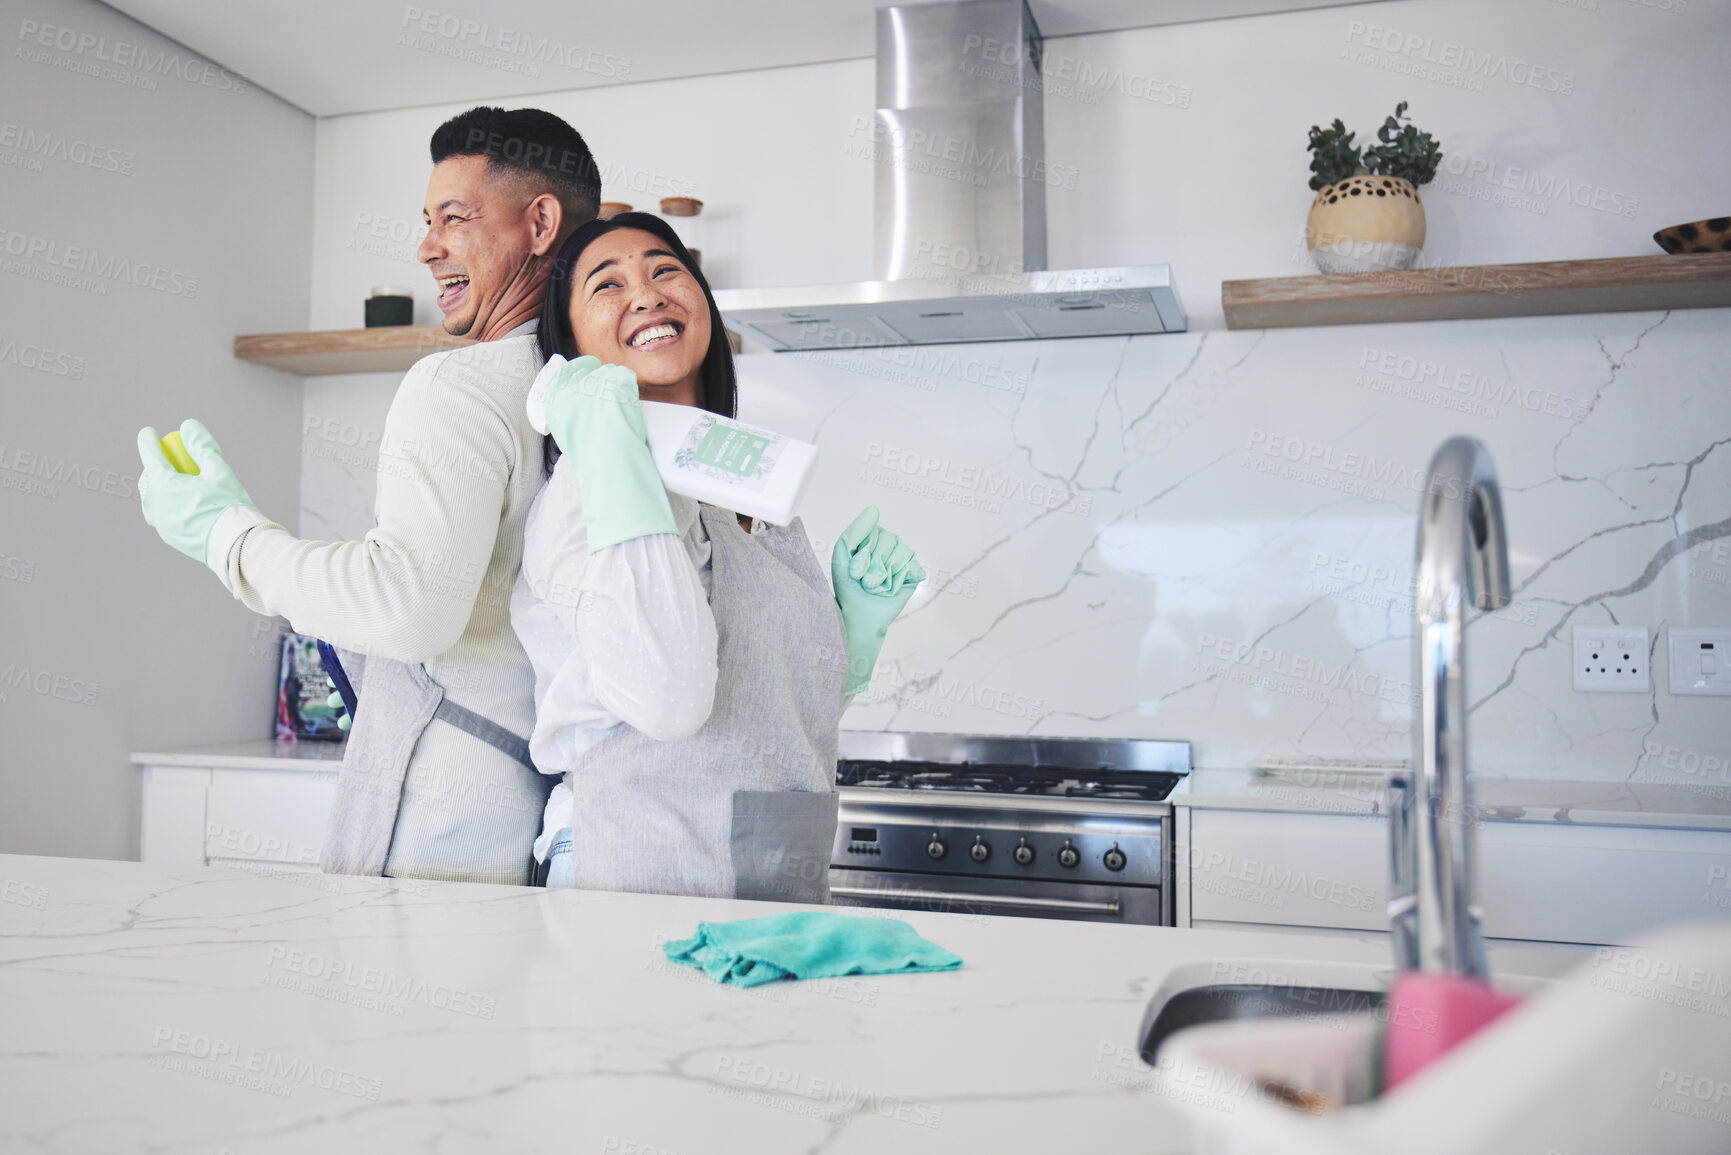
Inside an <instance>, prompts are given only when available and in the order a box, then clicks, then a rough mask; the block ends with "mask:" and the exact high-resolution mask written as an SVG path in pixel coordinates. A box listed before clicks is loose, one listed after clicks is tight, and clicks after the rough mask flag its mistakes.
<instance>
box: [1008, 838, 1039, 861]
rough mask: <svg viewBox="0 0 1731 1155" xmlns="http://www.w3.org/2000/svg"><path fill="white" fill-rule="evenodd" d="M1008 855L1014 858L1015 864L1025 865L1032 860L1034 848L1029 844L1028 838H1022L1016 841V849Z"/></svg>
mask: <svg viewBox="0 0 1731 1155" xmlns="http://www.w3.org/2000/svg"><path fill="white" fill-rule="evenodd" d="M1010 857H1012V858H1014V859H1015V860H1016V865H1017V866H1026V865H1028V864H1029V863H1030V862H1032V861H1034V848H1033V847H1032V846H1029V845H1028V840H1027V839H1026V838H1024V839H1022V840H1021V841H1020V842H1017V843H1016V849H1015V851H1014V852H1013V853H1012V854H1011V855H1010Z"/></svg>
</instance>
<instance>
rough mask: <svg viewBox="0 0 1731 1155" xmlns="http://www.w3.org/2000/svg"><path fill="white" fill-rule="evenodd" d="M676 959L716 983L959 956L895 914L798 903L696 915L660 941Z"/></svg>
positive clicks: (953, 962)
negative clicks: (744, 913)
mask: <svg viewBox="0 0 1731 1155" xmlns="http://www.w3.org/2000/svg"><path fill="white" fill-rule="evenodd" d="M661 949H662V950H664V951H666V952H667V957H668V958H670V959H672V960H673V961H674V962H676V963H683V964H684V965H686V966H688V967H696V968H697V969H699V970H701V971H702V972H703V973H704V974H706V975H708V976H709V977H710V978H712V979H714V980H715V981H716V982H718V983H725V984H728V985H730V986H736V987H755V986H761V985H762V984H764V983H773V982H776V981H778V980H780V979H827V978H835V977H837V976H838V975H897V974H912V973H918V972H920V971H953V970H955V969H956V968H957V967H959V966H961V965H962V960H961V959H960V958H958V957H957V956H956V955H953V954H951V953H950V952H949V951H947V950H945V949H944V948H943V947H941V946H939V945H937V944H936V943H934V942H930V941H928V940H926V939H923V938H921V937H920V936H919V933H918V932H917V931H915V930H914V928H913V927H911V926H909V925H908V924H907V923H905V922H903V921H901V920H900V919H896V918H855V917H850V916H848V915H842V914H832V913H830V912H829V911H824V910H796V911H790V912H789V913H787V914H772V915H769V916H768V917H766V918H743V919H739V920H737V921H734V922H700V923H698V924H697V934H696V935H695V936H693V937H692V938H688V939H683V940H681V941H680V942H670V943H666V944H664V945H663V946H662V948H661Z"/></svg>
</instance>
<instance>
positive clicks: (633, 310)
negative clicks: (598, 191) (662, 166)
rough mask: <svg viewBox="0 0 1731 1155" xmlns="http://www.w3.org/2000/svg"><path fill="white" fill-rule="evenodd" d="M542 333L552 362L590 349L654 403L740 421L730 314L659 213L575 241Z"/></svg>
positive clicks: (621, 219)
mask: <svg viewBox="0 0 1731 1155" xmlns="http://www.w3.org/2000/svg"><path fill="white" fill-rule="evenodd" d="M669 329H671V330H672V333H671V334H669V333H668V332H667V330H669ZM538 336H539V339H540V342H541V355H542V357H544V358H547V357H551V356H553V354H555V353H560V354H563V355H565V356H575V355H577V354H578V353H579V352H581V353H582V354H584V355H587V356H593V357H598V358H600V360H602V361H603V362H605V363H607V364H611V365H623V366H625V367H626V368H628V369H630V370H631V371H632V372H633V373H634V374H635V375H636V377H637V385H638V389H639V390H640V392H641V396H642V398H643V400H645V401H672V402H677V403H679V404H682V405H695V406H697V407H698V408H699V409H707V410H709V411H710V412H711V413H718V414H720V415H721V416H723V417H732V416H734V408H735V405H736V403H737V399H736V385H735V378H734V371H733V353H732V351H731V350H730V349H729V348H728V345H727V334H726V331H725V330H724V329H723V328H722V322H721V312H720V310H719V309H717V308H716V306H715V301H714V298H713V297H712V296H711V295H710V291H709V283H708V282H707V281H706V280H704V277H703V273H702V271H701V270H700V269H698V267H697V263H696V262H695V261H693V260H692V259H691V254H690V252H689V251H688V250H687V249H686V247H685V245H684V243H683V242H681V241H680V239H679V235H678V234H677V233H675V232H674V231H673V229H672V227H671V226H669V225H668V224H667V222H666V221H664V220H662V219H661V218H660V217H655V216H651V215H649V214H648V213H620V214H619V215H618V216H615V217H612V218H610V219H608V220H604V221H603V220H594V221H589V222H588V223H586V224H584V225H582V226H581V227H579V228H578V229H577V230H576V231H575V232H573V233H572V234H571V235H570V236H569V237H568V238H566V240H565V243H564V245H563V246H561V247H560V250H559V255H558V258H557V260H556V261H555V262H554V266H553V273H552V277H551V279H550V280H549V281H548V284H547V297H546V300H545V302H544V303H543V305H542V308H541V326H540V329H539V333H538Z"/></svg>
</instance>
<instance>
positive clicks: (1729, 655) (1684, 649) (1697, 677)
mask: <svg viewBox="0 0 1731 1155" xmlns="http://www.w3.org/2000/svg"><path fill="white" fill-rule="evenodd" d="M1665 645H1666V649H1667V650H1668V651H1669V653H1670V658H1671V662H1670V665H1671V693H1673V694H1680V695H1722V696H1726V697H1731V629H1722V628H1708V627H1704V626H1673V627H1671V628H1670V629H1668V630H1666V631H1665Z"/></svg>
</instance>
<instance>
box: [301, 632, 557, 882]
mask: <svg viewBox="0 0 1731 1155" xmlns="http://www.w3.org/2000/svg"><path fill="white" fill-rule="evenodd" d="M341 657H342V662H343V668H344V669H345V670H346V671H347V672H348V674H349V680H350V681H351V682H352V683H353V684H354V686H355V693H356V695H357V697H358V696H359V695H360V692H361V684H362V682H363V681H364V682H365V685H366V697H365V702H366V709H365V710H362V709H360V708H359V707H358V706H357V708H356V710H355V721H354V729H353V730H352V731H351V732H350V734H349V739H348V747H347V748H346V749H345V750H344V751H343V768H342V772H341V774H339V775H338V776H337V789H336V795H335V797H333V798H332V800H331V817H330V822H329V824H328V826H327V828H326V831H325V842H324V847H323V849H322V851H321V852H320V856H319V869H320V870H322V871H324V872H325V873H326V874H360V875H371V876H375V877H376V876H378V875H382V874H383V873H384V870H385V862H386V859H387V857H388V856H389V854H390V849H391V835H392V833H393V832H394V830H395V829H396V823H397V812H398V808H399V806H400V804H401V800H402V796H403V780H404V778H405V777H406V775H407V773H408V768H409V762H410V760H411V759H412V758H413V756H414V753H415V746H416V744H417V743H418V742H419V741H420V740H421V732H422V731H424V730H425V729H426V728H427V726H428V725H429V724H430V723H431V722H433V721H434V720H435V719H437V720H438V721H441V722H446V723H448V724H450V725H452V726H455V727H457V728H458V729H460V730H464V731H467V732H468V733H470V734H472V735H474V736H475V737H476V738H478V739H480V740H481V741H482V742H485V743H486V744H487V745H489V746H491V747H493V748H494V749H496V750H499V751H501V752H502V753H504V754H506V755H508V756H510V757H511V758H513V759H515V760H516V761H517V762H519V763H521V764H522V765H523V766H524V767H526V768H527V770H528V771H529V773H530V775H531V776H532V780H534V781H537V782H539V781H542V780H543V779H542V777H541V776H540V775H538V774H536V773H535V764H534V763H533V762H531V761H530V760H529V743H528V742H527V741H526V740H524V739H523V738H520V737H518V736H517V735H516V734H513V733H512V732H511V731H509V730H507V729H505V727H503V726H500V725H498V724H497V723H495V722H492V721H489V720H488V719H486V718H483V717H482V716H481V715H479V714H477V713H475V712H474V711H473V710H469V709H466V708H465V707H463V706H459V705H457V704H456V703H455V702H451V701H448V700H446V698H445V691H444V688H443V687H442V686H440V685H439V684H438V683H437V682H435V681H434V680H433V678H432V675H430V674H428V673H427V668H426V667H425V666H423V665H422V664H420V663H419V662H413V663H411V662H399V661H396V660H394V659H391V658H383V657H379V656H377V655H374V656H372V657H369V658H365V659H359V660H357V658H356V656H354V655H350V654H348V653H347V652H344V653H342V654H341ZM542 795H543V797H544V796H545V791H542ZM525 861H526V862H527V850H525ZM452 865H458V864H452Z"/></svg>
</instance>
